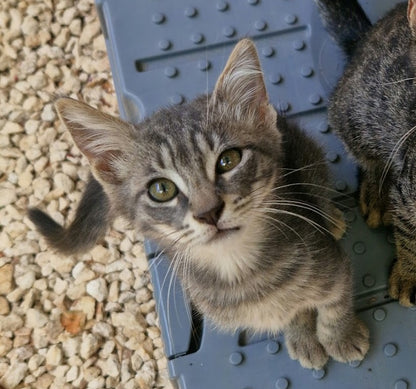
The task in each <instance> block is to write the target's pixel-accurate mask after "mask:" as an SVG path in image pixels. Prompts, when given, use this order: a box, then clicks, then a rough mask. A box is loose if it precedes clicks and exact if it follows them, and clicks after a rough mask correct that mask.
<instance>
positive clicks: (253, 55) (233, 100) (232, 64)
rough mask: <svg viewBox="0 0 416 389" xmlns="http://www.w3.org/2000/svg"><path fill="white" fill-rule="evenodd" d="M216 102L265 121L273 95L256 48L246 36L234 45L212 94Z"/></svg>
mask: <svg viewBox="0 0 416 389" xmlns="http://www.w3.org/2000/svg"><path fill="white" fill-rule="evenodd" d="M212 100H213V102H214V104H227V105H228V106H229V107H230V108H232V109H234V112H236V113H241V114H242V115H245V116H248V117H250V116H253V117H255V118H256V119H257V120H260V121H261V120H262V119H264V118H265V116H266V112H267V110H268V107H269V98H268V96H267V92H266V86H265V83H264V79H263V72H262V69H261V65H260V60H259V57H258V55H257V50H256V47H255V46H254V43H253V42H252V41H251V40H250V39H242V40H241V41H239V42H238V43H237V45H236V46H235V47H234V50H233V51H232V52H231V54H230V57H229V58H228V61H227V63H226V65H225V68H224V70H223V72H222V73H221V75H220V77H219V78H218V81H217V83H216V85H215V89H214V92H213V93H212Z"/></svg>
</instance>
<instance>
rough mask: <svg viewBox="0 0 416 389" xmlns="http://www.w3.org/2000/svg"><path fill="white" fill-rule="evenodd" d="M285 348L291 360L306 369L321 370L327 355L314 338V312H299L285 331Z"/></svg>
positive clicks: (315, 337)
mask: <svg viewBox="0 0 416 389" xmlns="http://www.w3.org/2000/svg"><path fill="white" fill-rule="evenodd" d="M284 333H285V339H286V346H287V349H288V352H289V355H290V357H291V358H292V359H296V360H299V362H300V364H301V365H302V366H303V367H305V368H308V369H321V368H322V367H323V366H324V365H325V363H326V362H327V360H328V355H327V353H326V352H325V350H324V348H323V347H322V345H321V344H320V343H319V340H318V338H317V336H316V311H315V310H305V311H301V312H299V313H298V314H297V315H296V317H295V318H294V319H293V320H292V322H291V323H290V325H289V327H288V328H287V329H286V330H285V332H284Z"/></svg>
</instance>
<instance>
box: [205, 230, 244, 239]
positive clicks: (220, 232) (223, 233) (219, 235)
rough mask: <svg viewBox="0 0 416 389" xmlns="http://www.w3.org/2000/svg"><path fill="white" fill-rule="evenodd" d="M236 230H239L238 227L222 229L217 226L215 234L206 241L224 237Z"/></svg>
mask: <svg viewBox="0 0 416 389" xmlns="http://www.w3.org/2000/svg"><path fill="white" fill-rule="evenodd" d="M237 231H240V227H233V228H224V229H221V228H218V229H217V232H216V234H215V235H214V236H213V237H212V238H211V239H209V241H208V242H214V241H216V240H219V239H226V238H228V237H229V236H231V235H233V234H234V233H235V232H237Z"/></svg>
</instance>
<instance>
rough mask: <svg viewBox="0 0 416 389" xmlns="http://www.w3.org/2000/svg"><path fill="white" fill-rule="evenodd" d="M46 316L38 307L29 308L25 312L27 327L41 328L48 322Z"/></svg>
mask: <svg viewBox="0 0 416 389" xmlns="http://www.w3.org/2000/svg"><path fill="white" fill-rule="evenodd" d="M48 321H49V319H48V316H47V315H45V314H44V313H43V312H41V311H39V310H38V309H35V308H31V309H28V311H27V312H26V326H27V327H29V328H41V327H43V326H45V325H46V323H48Z"/></svg>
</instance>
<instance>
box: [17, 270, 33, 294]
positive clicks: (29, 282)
mask: <svg viewBox="0 0 416 389" xmlns="http://www.w3.org/2000/svg"><path fill="white" fill-rule="evenodd" d="M35 280H36V273H35V272H34V271H31V270H28V271H27V272H26V273H24V274H22V275H21V276H19V277H16V279H15V281H16V285H18V286H19V287H20V288H22V289H30V288H31V287H32V286H33V283H34V282H35Z"/></svg>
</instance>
